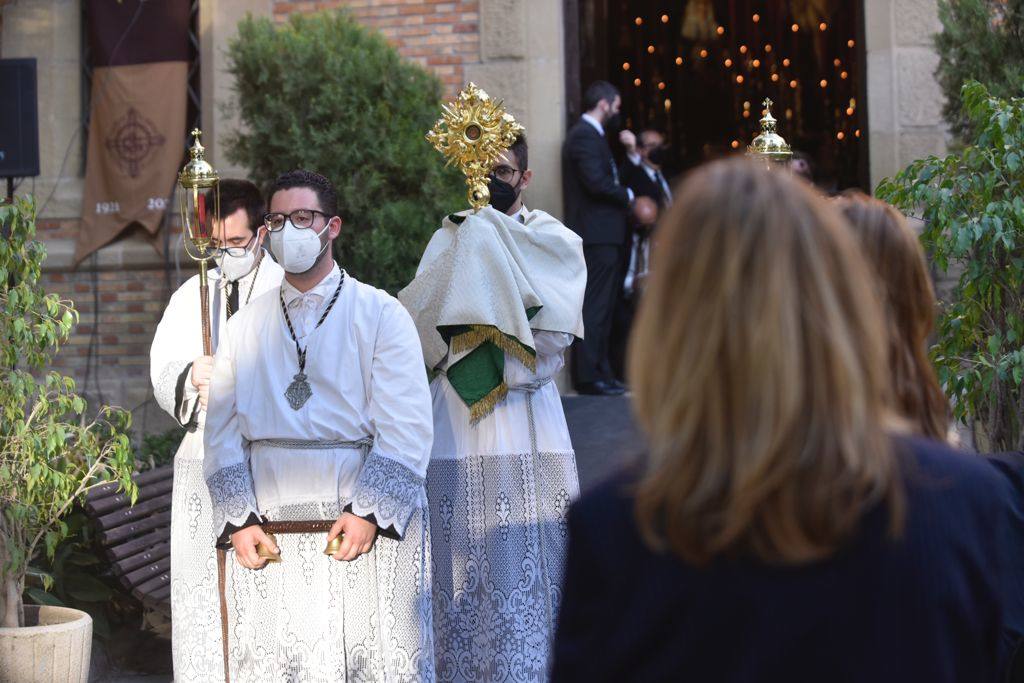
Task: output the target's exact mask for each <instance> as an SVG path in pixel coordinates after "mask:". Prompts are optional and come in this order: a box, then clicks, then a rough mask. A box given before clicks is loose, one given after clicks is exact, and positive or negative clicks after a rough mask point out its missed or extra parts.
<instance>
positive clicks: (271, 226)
mask: <svg viewBox="0 0 1024 683" xmlns="http://www.w3.org/2000/svg"><path fill="white" fill-rule="evenodd" d="M317 214H320V215H321V216H323V217H324V218H327V217H328V216H327V214H326V213H324V212H323V211H317V210H316V209H296V210H295V211H292V212H291V213H268V214H267V215H266V216H264V217H263V225H265V226H267V230H269V231H270V232H277V231H278V230H280V229H281V228H283V227H284V224H285V221H291V223H292V225H294V226H295V227H296V228H303V229H305V228H311V227H313V220H314V219H315V218H316V215H317Z"/></svg>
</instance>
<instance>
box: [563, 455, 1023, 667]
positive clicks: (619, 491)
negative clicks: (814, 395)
mask: <svg viewBox="0 0 1024 683" xmlns="http://www.w3.org/2000/svg"><path fill="white" fill-rule="evenodd" d="M898 443H899V450H898V458H899V460H900V463H901V465H903V467H902V471H903V473H904V474H903V480H904V482H905V490H906V522H905V524H904V527H903V531H902V535H901V536H900V537H899V538H898V539H893V538H891V537H890V536H889V535H888V519H887V514H886V510H885V509H884V508H881V507H877V508H875V509H874V510H872V511H870V512H869V513H868V514H866V515H865V516H864V518H863V519H862V521H861V525H860V529H859V532H858V534H857V535H855V536H854V537H853V538H851V540H850V541H849V542H848V543H847V544H846V545H845V546H844V548H843V549H842V550H841V551H840V552H838V553H837V554H836V555H835V556H833V557H831V558H828V559H826V560H823V561H818V562H813V563H809V564H806V565H801V566H788V567H787V566H772V565H766V564H764V563H761V562H758V561H756V560H754V559H750V558H732V559H720V560H716V561H715V562H713V563H712V564H711V565H710V566H708V567H695V566H692V565H689V564H687V563H684V562H683V561H681V560H680V559H678V558H677V557H676V556H674V555H672V554H669V553H656V552H653V551H651V550H650V549H648V547H647V546H646V545H645V544H644V543H643V541H642V540H641V537H640V534H639V531H638V530H637V527H636V524H635V522H634V515H633V507H634V502H635V500H634V498H633V494H632V493H631V490H630V487H629V481H628V480H626V479H619V480H614V481H612V482H610V483H609V484H606V485H604V486H602V487H599V488H597V489H595V490H594V491H592V492H591V493H589V494H586V495H584V496H583V497H582V498H581V499H580V500H579V502H577V503H576V504H575V505H574V506H573V507H572V508H571V510H570V514H569V555H568V560H567V566H566V574H565V582H564V590H563V602H562V610H561V614H560V617H559V622H558V633H557V636H556V638H555V645H554V668H553V671H552V680H554V681H587V682H588V683H594V682H596V681H716V682H729V683H752V682H758V681H765V682H774V681H814V682H815V683H822V682H823V681H828V682H829V683H845V682H856V683H889V682H892V683H909V682H910V681H915V682H916V681H928V682H929V683H936V682H940V681H941V682H947V681H948V682H950V683H952V682H954V681H956V682H964V681H970V682H974V681H995V680H998V676H999V674H998V673H997V672H998V670H999V669H1000V668H1001V667H1002V666H1003V664H1002V662H1003V661H1005V646H1004V647H1003V648H1001V647H1000V640H1001V638H1000V635H1001V634H1000V631H1001V629H1002V627H1003V614H1002V609H1003V606H1002V605H1001V603H1002V602H1003V592H1004V590H1005V586H1006V585H1007V575H1008V573H1009V572H1008V571H1007V557H1008V552H1007V551H1011V552H1012V549H1008V548H1006V547H1004V546H1005V543H1004V541H1005V538H1006V536H1005V531H1004V529H1005V525H1006V524H1007V523H1008V521H1009V519H1010V514H1011V513H1010V509H1011V507H1012V502H1011V501H1012V493H1011V491H1010V490H1009V486H1007V485H1006V481H1005V480H1003V479H1002V478H1001V477H1000V476H999V475H998V474H997V473H996V471H995V470H994V468H992V467H990V466H989V465H988V464H987V463H986V462H985V461H984V460H983V459H982V458H980V457H978V456H967V455H963V454H960V453H956V452H954V451H951V450H950V449H948V448H946V447H945V446H942V445H939V444H936V443H932V442H924V441H919V440H908V441H900V442H898Z"/></svg>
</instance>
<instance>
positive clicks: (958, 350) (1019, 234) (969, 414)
mask: <svg viewBox="0 0 1024 683" xmlns="http://www.w3.org/2000/svg"><path fill="white" fill-rule="evenodd" d="M963 102H964V106H965V109H966V112H967V114H968V116H969V122H970V129H971V130H973V131H974V139H973V140H972V141H971V143H972V144H970V145H968V146H967V147H966V148H964V149H963V151H962V152H960V153H958V154H952V155H950V156H947V157H946V158H944V159H939V158H936V157H928V158H927V159H921V160H919V161H915V162H914V163H912V164H911V165H910V166H908V167H907V168H906V169H905V170H904V171H902V172H901V173H900V174H899V175H897V176H896V177H895V178H893V179H887V180H884V181H882V183H881V185H879V187H878V190H877V194H878V196H879V197H881V198H882V199H884V200H886V201H889V202H891V203H892V204H894V205H896V206H897V207H899V208H900V209H902V210H903V211H904V212H906V213H908V214H911V213H915V212H916V211H920V215H921V218H923V219H924V221H925V228H924V232H923V233H922V235H921V238H922V241H923V243H924V245H925V248H926V250H927V251H928V253H929V255H930V256H931V258H932V259H933V260H934V262H935V264H936V265H938V266H939V267H940V268H941V269H943V270H947V269H948V268H949V267H950V266H951V265H954V264H955V265H957V266H958V267H960V268H962V271H961V274H960V276H959V279H958V281H957V284H956V288H955V289H954V291H953V296H952V303H951V304H950V305H948V306H947V307H946V308H945V310H944V311H943V312H942V315H941V317H940V319H939V329H938V342H937V343H936V345H935V347H934V348H933V359H934V361H935V364H936V367H937V369H938V372H939V379H940V380H941V381H942V384H943V387H944V388H945V390H946V393H947V394H948V395H949V397H950V398H951V399H952V400H953V403H954V411H955V414H956V417H957V418H959V419H961V420H964V421H965V422H967V423H968V424H971V425H973V426H974V427H975V436H976V437H977V440H978V446H979V448H980V449H982V450H988V451H1010V450H1021V449H1024V424H1022V423H1024V390H1022V386H1021V382H1022V380H1024V98H1021V97H1016V98H1013V99H1010V100H1004V99H999V98H996V97H991V96H990V95H989V92H988V90H987V89H986V88H985V87H984V86H983V85H981V84H979V83H976V82H971V83H968V84H967V85H965V86H964V89H963Z"/></svg>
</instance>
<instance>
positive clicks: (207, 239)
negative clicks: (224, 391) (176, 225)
mask: <svg viewBox="0 0 1024 683" xmlns="http://www.w3.org/2000/svg"><path fill="white" fill-rule="evenodd" d="M200 135H202V131H200V130H199V129H198V128H195V129H193V131H192V136H193V137H194V138H195V141H194V142H193V143H192V147H191V148H190V149H189V151H188V154H189V157H190V158H189V160H188V163H186V164H185V167H184V168H183V169H181V173H179V174H178V186H179V187H180V188H181V192H179V193H178V197H179V200H180V208H181V220H182V223H184V226H183V230H182V231H181V238H182V242H183V245H184V247H185V253H186V254H188V255H189V258H191V259H192V260H193V261H195V262H196V263H198V264H199V307H200V315H201V316H202V325H203V353H204V354H205V355H207V356H212V355H213V343H212V341H211V338H210V292H209V290H208V289H207V278H206V269H207V266H208V264H209V263H210V261H211V260H213V257H214V251H213V249H211V248H210V247H211V241H212V239H213V227H214V225H215V224H219V223H220V177H219V176H218V175H217V172H216V171H215V170H213V166H211V165H210V163H209V162H208V161H206V158H205V154H206V150H205V149H203V146H202V144H200V142H199V136H200ZM210 204H212V206H210Z"/></svg>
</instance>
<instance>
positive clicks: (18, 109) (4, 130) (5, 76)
mask: <svg viewBox="0 0 1024 683" xmlns="http://www.w3.org/2000/svg"><path fill="white" fill-rule="evenodd" d="M0 93H3V99H4V103H3V105H2V106H0V178H25V177H27V176H37V175H39V108H38V105H37V103H36V60H35V59H0Z"/></svg>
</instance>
